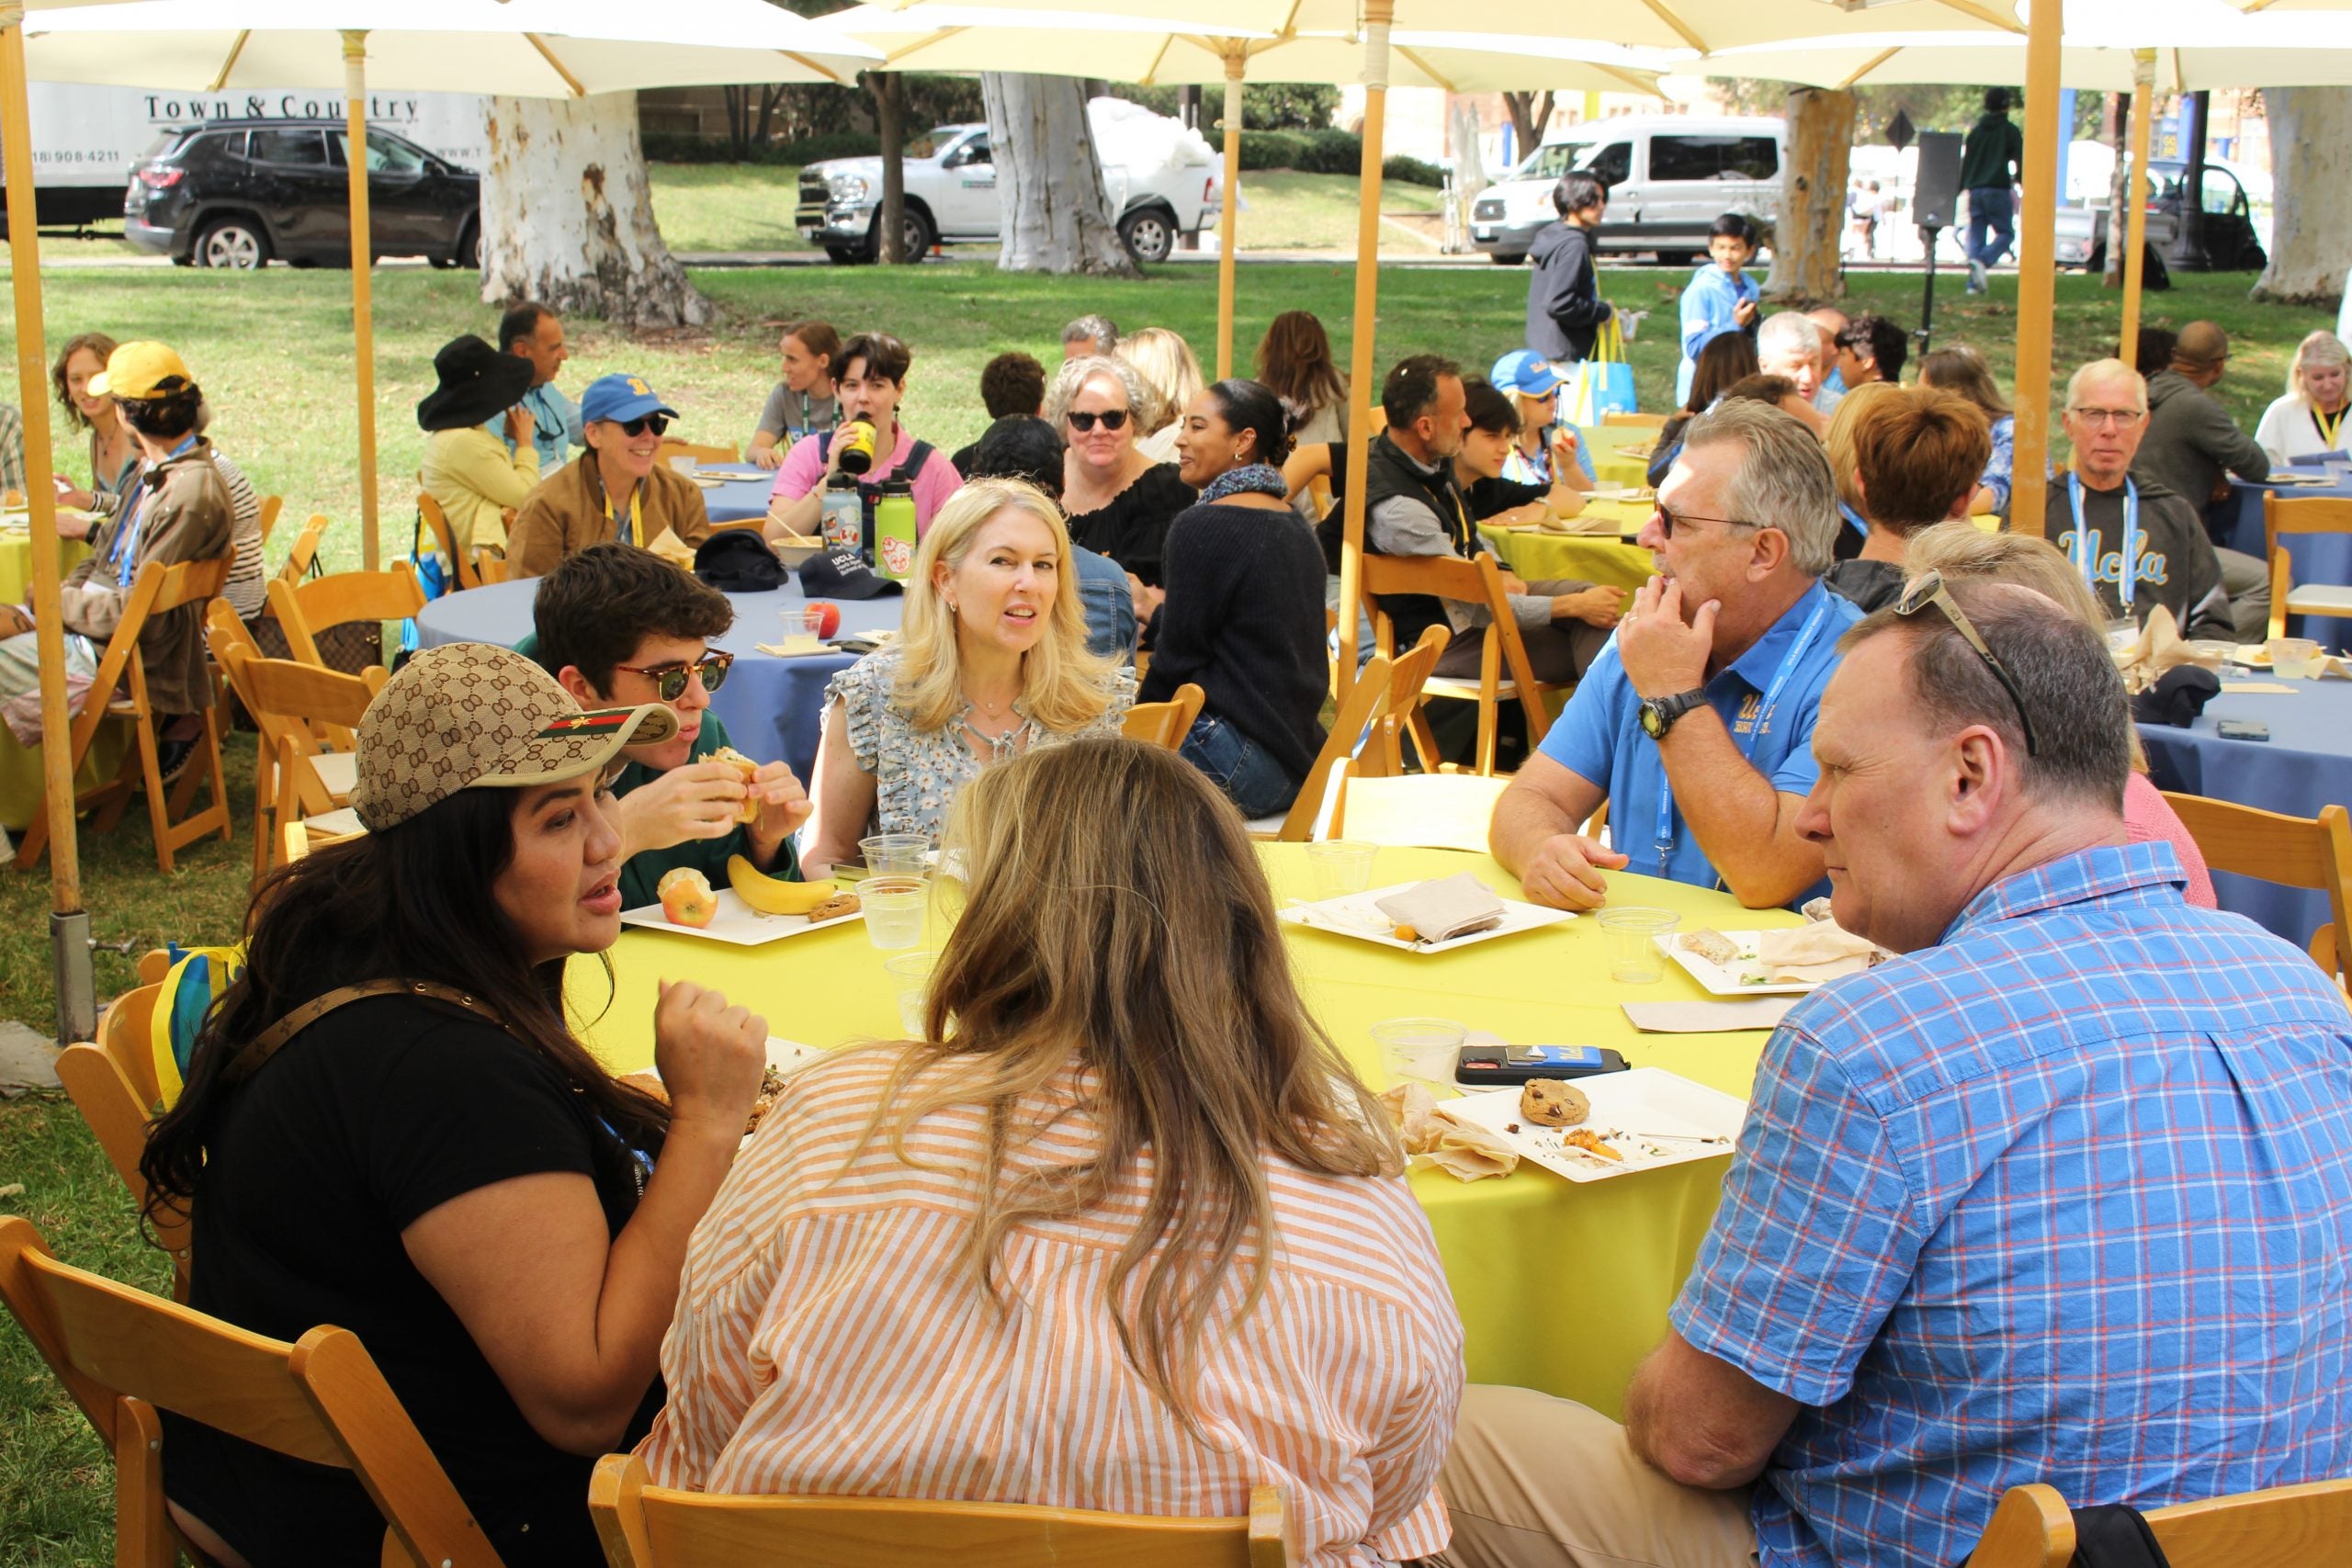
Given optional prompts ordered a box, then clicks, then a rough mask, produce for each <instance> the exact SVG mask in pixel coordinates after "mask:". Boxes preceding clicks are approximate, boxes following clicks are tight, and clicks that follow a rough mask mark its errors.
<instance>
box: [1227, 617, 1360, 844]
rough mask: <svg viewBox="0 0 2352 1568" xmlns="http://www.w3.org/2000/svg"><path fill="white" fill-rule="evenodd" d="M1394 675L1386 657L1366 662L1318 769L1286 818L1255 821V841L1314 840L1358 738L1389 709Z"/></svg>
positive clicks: (1319, 755) (1309, 773) (1326, 742)
mask: <svg viewBox="0 0 2352 1568" xmlns="http://www.w3.org/2000/svg"><path fill="white" fill-rule="evenodd" d="M1395 670H1396V663H1395V661H1394V660H1390V659H1389V658H1387V656H1385V654H1378V653H1375V654H1374V655H1373V656H1372V657H1371V658H1370V659H1368V660H1365V661H1364V665H1363V669H1361V670H1359V671H1356V682H1355V684H1354V685H1352V686H1350V687H1349V688H1348V700H1347V701H1346V702H1344V703H1342V704H1341V705H1340V711H1339V713H1338V714H1337V715H1336V716H1334V717H1333V718H1332V720H1331V728H1330V731H1329V734H1327V735H1325V736H1324V738H1323V750H1320V751H1318V752H1317V753H1316V755H1315V765H1314V766H1313V767H1311V768H1309V769H1308V770H1307V771H1306V779H1305V780H1304V781H1302V782H1301V783H1300V784H1299V786H1298V798H1297V799H1296V800H1295V801H1293V802H1292V803H1291V808H1290V810H1289V811H1288V812H1287V813H1285V814H1284V815H1283V816H1281V817H1261V818H1258V819H1257V820H1256V821H1253V822H1251V823H1250V837H1251V838H1253V839H1272V840H1280V841H1281V842H1283V843H1286V844H1303V843H1305V842H1306V840H1308V839H1310V838H1312V837H1314V834H1315V822H1316V818H1318V817H1320V816H1321V815H1322V814H1323V798H1324V796H1325V795H1329V793H1330V792H1331V788H1332V785H1333V782H1334V780H1335V778H1336V777H1337V775H1338V773H1339V771H1340V768H1341V767H1342V766H1344V765H1345V764H1346V762H1347V761H1348V759H1349V758H1351V757H1352V756H1354V755H1355V750H1356V739H1357V738H1358V737H1359V736H1361V735H1363V732H1364V730H1365V729H1366V728H1368V727H1369V726H1370V725H1372V723H1373V722H1374V720H1376V719H1377V718H1379V716H1381V714H1382V713H1383V712H1385V710H1386V708H1387V706H1388V700H1389V697H1388V694H1389V676H1390V675H1391V674H1392V673H1393V672H1394V671H1395Z"/></svg>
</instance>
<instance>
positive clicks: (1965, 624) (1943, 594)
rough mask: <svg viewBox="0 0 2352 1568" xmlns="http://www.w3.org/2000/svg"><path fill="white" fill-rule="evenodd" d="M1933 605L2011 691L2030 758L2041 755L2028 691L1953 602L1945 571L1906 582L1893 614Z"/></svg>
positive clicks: (1915, 612)
mask: <svg viewBox="0 0 2352 1568" xmlns="http://www.w3.org/2000/svg"><path fill="white" fill-rule="evenodd" d="M1930 604H1933V605H1934V606H1935V607H1936V608H1937V609H1939V610H1941V611H1942V612H1943V613H1944V619H1946V620H1948V621H1950V622H1951V625H1952V629H1953V630H1954V631H1956V632H1958V633H1959V634H1960V635H1961V636H1962V637H1965V638H1967V640H1968V646H1969V647H1971V648H1973V649H1975V650H1976V657H1977V658H1979V659H1982V660H1984V661H1985V668H1986V669H1987V670H1990V671H1993V678H1994V679H1995V680H1996V681H1998V682H2001V690H2003V691H2005V692H2007V693H2008V694H2009V701H2010V703H2011V704H2013V705H2015V706H2016V708H2017V710H2018V727H2019V728H2022V729H2024V731H2025V754H2026V755H2027V756H2029V757H2039V756H2040V755H2041V742H2040V741H2039V740H2038V739H2035V737H2034V733H2033V719H2032V717H2031V716H2030V715H2028V714H2027V712H2026V711H2025V694H2024V693H2022V692H2020V691H2018V683H2017V682H2016V681H2014V680H2012V679H2011V678H2010V676H2009V672H2008V671H2007V669H2005V668H2003V666H2002V664H2001V661H2000V660H1999V659H1998V658H1996V656H1995V655H1994V652H1993V650H1992V649H1989V648H1987V647H1985V639H1984V637H1981V636H1979V635H1978V633H1977V630H1976V627H1975V626H1974V624H1973V622H1971V621H1970V620H1969V618H1968V614H1967V612H1966V611H1964V610H1962V608H1961V607H1960V605H1959V604H1957V603H1955V602H1954V601H1953V599H1952V596H1951V590H1950V589H1948V588H1946V587H1945V586H1944V576H1943V573H1942V572H1939V571H1923V572H1921V573H1920V574H1919V575H1918V576H1917V577H1915V578H1913V579H1912V580H1911V581H1908V582H1906V583H1905V584H1904V585H1903V597H1901V598H1900V599H1897V600H1896V601H1895V602H1894V613H1895V614H1896V615H1917V614H1918V613H1919V612H1920V611H1921V610H1924V609H1926V608H1927V607H1928V605H1930Z"/></svg>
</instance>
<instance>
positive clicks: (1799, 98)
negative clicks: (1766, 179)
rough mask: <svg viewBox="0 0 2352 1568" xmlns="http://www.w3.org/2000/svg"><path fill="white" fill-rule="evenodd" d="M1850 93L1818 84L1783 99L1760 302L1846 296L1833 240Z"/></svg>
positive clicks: (1842, 215)
mask: <svg viewBox="0 0 2352 1568" xmlns="http://www.w3.org/2000/svg"><path fill="white" fill-rule="evenodd" d="M1854 110H1855V105H1854V95H1853V94H1851V93H1833V92H1828V91H1826V90H1824V89H1822V88H1818V87H1799V88H1796V89H1795V90H1794V91H1792V92H1791V93H1790V94H1789V103H1788V111H1787V113H1788V124H1789V161H1788V164H1787V166H1786V167H1785V168H1783V169H1782V170H1781V216H1780V218H1779V220H1777V221H1775V223H1774V224H1773V226H1772V275H1771V277H1770V281H1769V282H1767V283H1766V284H1765V286H1764V298H1766V299H1770V300H1773V301H1775V302H1776V303H1779V304H1783V305H1794V306H1804V305H1813V304H1817V303H1819V302H1820V301H1822V300H1825V299H1836V298H1838V295H1840V294H1842V293H1844V292H1845V278H1844V276H1843V273H1842V272H1841V270H1840V268H1839V265H1838V261H1839V254H1840V252H1839V242H1840V241H1841V240H1842V239H1843V238H1844V236H1845V226H1846V186H1847V177H1848V170H1849V165H1850V159H1849V154H1850V153H1851V152H1852V151H1853V146H1854Z"/></svg>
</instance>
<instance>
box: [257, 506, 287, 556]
mask: <svg viewBox="0 0 2352 1568" xmlns="http://www.w3.org/2000/svg"><path fill="white" fill-rule="evenodd" d="M285 510H286V498H285V497H284V496H282V495H266V496H263V497H262V498H261V516H260V518H259V519H258V521H259V522H260V525H261V542H262V543H263V544H265V545H266V544H267V543H269V536H270V531H271V530H272V529H274V528H276V527H277V514H278V513H281V512H283V511H285Z"/></svg>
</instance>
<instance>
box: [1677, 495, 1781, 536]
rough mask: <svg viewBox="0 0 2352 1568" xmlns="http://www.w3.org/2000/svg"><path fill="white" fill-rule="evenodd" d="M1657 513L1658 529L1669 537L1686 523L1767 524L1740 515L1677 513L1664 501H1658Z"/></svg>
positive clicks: (1737, 526)
mask: <svg viewBox="0 0 2352 1568" xmlns="http://www.w3.org/2000/svg"><path fill="white" fill-rule="evenodd" d="M1656 513H1657V526H1658V531H1659V532H1660V533H1662V534H1664V535H1665V536H1667V537H1668V538H1669V539H1671V538H1672V537H1674V530H1675V529H1676V528H1677V527H1679V525H1682V524H1685V523H1720V524H1722V525H1724V527H1726V528H1761V527H1764V526H1765V525H1764V524H1761V523H1750V522H1747V521H1746V520H1745V519H1743V518H1738V517H1700V516H1696V515H1694V514H1692V513H1688V512H1685V513H1675V512H1673V511H1670V510H1668V507H1667V506H1666V505H1665V504H1664V503H1663V502H1659V503H1657V505H1656Z"/></svg>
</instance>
